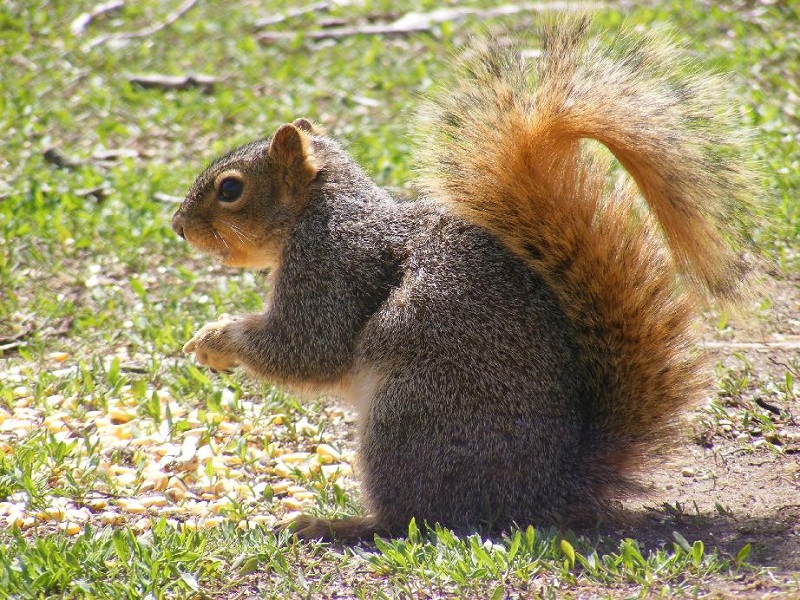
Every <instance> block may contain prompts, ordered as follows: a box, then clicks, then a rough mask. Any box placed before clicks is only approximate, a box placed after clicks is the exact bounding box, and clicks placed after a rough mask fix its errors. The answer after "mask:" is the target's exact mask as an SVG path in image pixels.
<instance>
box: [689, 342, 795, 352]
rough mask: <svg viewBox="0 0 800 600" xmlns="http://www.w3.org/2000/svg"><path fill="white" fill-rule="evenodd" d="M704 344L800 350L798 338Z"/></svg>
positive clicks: (709, 345)
mask: <svg viewBox="0 0 800 600" xmlns="http://www.w3.org/2000/svg"><path fill="white" fill-rule="evenodd" d="M704 346H705V347H706V348H711V349H717V348H719V349H722V350H800V340H786V341H782V342H705V344H704Z"/></svg>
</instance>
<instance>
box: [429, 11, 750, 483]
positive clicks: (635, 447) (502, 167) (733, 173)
mask: <svg viewBox="0 0 800 600" xmlns="http://www.w3.org/2000/svg"><path fill="white" fill-rule="evenodd" d="M587 29H588V21H587V19H586V18H580V19H573V20H568V21H561V22H558V23H552V24H549V25H546V26H545V27H544V30H543V48H542V55H541V57H539V58H538V59H537V60H536V61H535V62H534V63H533V64H532V65H529V64H528V63H527V62H526V61H525V60H524V59H523V58H522V57H521V53H520V52H518V50H517V49H509V48H501V47H488V48H484V49H481V50H479V51H477V52H476V53H474V54H473V55H472V56H470V57H467V58H465V59H464V61H463V62H462V71H461V73H462V77H461V79H460V80H459V81H458V82H457V83H456V84H455V86H454V89H452V88H451V89H448V90H446V92H442V93H440V94H439V96H438V97H437V98H435V99H434V100H432V101H431V102H430V104H429V105H428V106H427V107H426V108H425V109H424V112H423V115H422V122H423V128H422V131H421V134H420V145H421V146H422V156H423V159H422V164H421V168H420V184H421V186H422V188H423V190H424V191H425V192H426V193H427V195H429V196H431V197H432V198H436V199H440V200H441V201H443V202H445V203H447V204H449V205H450V206H451V207H452V209H453V210H455V211H456V212H457V213H459V214H461V215H462V216H464V217H465V218H467V219H468V220H469V221H471V222H474V223H478V224H480V225H482V226H483V227H485V228H486V229H488V230H489V231H491V232H493V233H494V234H496V235H497V236H498V237H499V238H500V239H501V240H502V241H503V242H504V243H505V244H506V245H507V246H508V247H509V248H511V249H512V250H513V251H514V252H516V253H517V254H518V255H520V256H521V257H522V258H523V259H524V260H526V261H527V262H528V264H529V265H530V266H531V267H532V268H533V269H535V270H536V271H537V272H538V273H539V274H540V275H541V276H542V277H543V278H544V280H545V282H546V283H547V284H548V286H549V287H550V288H551V290H552V291H553V292H554V293H555V294H556V296H557V297H558V298H559V300H560V302H561V305H562V306H563V309H564V311H565V313H566V315H567V317H568V318H569V319H570V320H571V322H572V323H573V324H574V326H575V327H574V328H575V332H576V335H578V336H579V337H580V343H581V345H582V348H583V353H584V363H585V366H586V368H587V369H586V370H587V371H588V373H589V374H590V377H591V378H592V380H593V381H591V382H589V383H590V384H591V386H592V389H593V390H595V392H596V397H595V398H593V399H591V400H589V402H590V404H591V406H590V407H589V410H590V411H591V412H592V423H593V431H592V432H590V436H591V437H592V438H593V439H594V440H596V441H597V442H598V445H596V446H595V448H593V451H595V452H597V460H598V461H603V462H605V463H606V464H612V465H615V466H616V467H617V470H618V471H619V473H620V474H624V472H625V471H626V469H627V468H628V467H629V466H632V465H633V464H634V463H635V462H636V461H638V460H639V459H640V458H641V457H642V454H646V453H649V451H650V449H651V448H652V447H653V446H654V445H656V444H657V442H658V440H659V439H663V438H664V436H663V433H664V432H665V430H666V429H667V428H668V427H669V425H670V423H672V421H673V420H672V419H671V417H672V416H674V414H675V413H676V412H677V411H678V410H679V409H680V408H681V407H683V406H685V405H686V404H687V403H688V402H691V401H693V400H695V399H697V398H698V396H699V395H700V394H701V392H702V390H703V389H704V386H705V385H706V383H707V380H706V377H705V375H704V369H701V368H699V361H698V356H697V353H696V352H695V350H693V345H694V344H693V342H694V338H693V333H692V322H693V319H694V312H695V308H696V304H697V302H696V299H697V295H699V296H700V297H701V298H718V299H722V300H733V299H736V298H737V296H738V295H739V291H740V288H741V283H742V280H743V277H744V274H745V271H746V265H745V263H744V261H743V260H742V258H741V257H740V255H739V254H738V246H739V243H740V230H741V228H740V223H741V221H742V219H741V217H742V214H743V213H747V212H748V205H749V203H750V202H749V198H750V197H751V194H752V190H753V180H752V178H750V176H749V175H748V173H747V171H746V169H745V168H744V167H743V166H742V165H744V164H746V161H745V160H744V159H743V157H742V153H741V151H740V150H739V149H738V148H739V145H738V141H737V140H736V139H735V137H734V131H733V127H731V126H730V125H729V121H730V119H729V117H728V116H727V115H726V114H724V113H722V112H720V111H721V107H722V106H723V103H722V101H721V99H720V98H718V97H717V96H718V94H717V93H718V92H719V90H720V89H723V86H720V84H719V82H718V81H716V80H715V79H714V78H709V77H707V76H699V75H698V74H697V71H696V68H695V66H694V65H693V64H691V62H689V61H687V60H686V59H685V58H684V57H682V56H681V55H680V54H679V53H678V52H677V51H676V50H675V49H673V48H670V47H669V46H667V45H665V44H664V43H663V42H662V41H660V40H658V39H657V38H656V37H655V36H645V37H638V38H637V37H635V36H633V35H627V34H626V35H621V36H619V37H617V38H616V39H615V41H614V42H613V43H612V44H611V45H610V46H609V47H603V46H601V45H599V44H598V43H596V42H594V41H590V40H589V39H588V36H587ZM583 139H590V140H596V141H599V142H601V143H602V144H603V145H604V146H606V148H608V150H610V151H611V153H613V155H614V156H615V157H616V158H617V159H618V160H619V162H620V163H621V164H622V166H624V167H625V169H626V170H627V172H628V173H629V174H630V175H631V177H632V178H633V180H634V181H635V183H636V185H637V186H638V190H639V192H641V195H642V196H643V197H644V199H645V200H646V206H643V205H642V204H641V202H640V201H639V196H638V195H637V193H636V190H635V188H634V186H633V185H631V184H630V183H629V180H628V182H627V183H626V182H625V181H622V180H619V181H617V183H616V185H612V183H610V182H609V174H610V173H611V162H612V161H611V159H610V157H609V156H608V153H603V152H600V151H599V149H598V148H596V147H589V146H588V145H586V144H583V143H582V140H583ZM678 274H681V275H682V277H681V278H680V279H682V280H683V281H684V282H689V283H690V284H691V287H692V288H694V292H695V293H694V294H690V293H689V292H688V290H687V289H686V287H685V286H684V285H681V284H680V283H679V281H678V279H679V278H678V277H677V275H678ZM659 434H661V435H659Z"/></svg>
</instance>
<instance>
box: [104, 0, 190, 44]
mask: <svg viewBox="0 0 800 600" xmlns="http://www.w3.org/2000/svg"><path fill="white" fill-rule="evenodd" d="M196 3H197V0H185V1H184V3H183V4H181V5H180V6H179V7H178V8H177V9H176V10H175V11H174V12H172V13H170V14H169V15H167V18H166V19H164V20H163V21H161V22H160V23H156V24H155V25H152V26H150V27H146V28H144V29H140V30H139V31H129V32H127V33H118V34H115V35H108V36H104V37H100V38H97V39H94V40H92V41H91V42H89V44H88V49H90V50H91V49H92V48H94V47H95V46H99V45H100V44H106V43H108V42H116V41H121V40H132V39H136V38H144V37H150V36H151V35H153V34H154V33H156V32H158V31H161V30H162V29H164V28H165V27H169V26H170V25H172V24H173V23H174V22H175V21H177V20H178V19H180V18H181V17H182V16H183V15H185V14H186V13H187V12H189V10H190V9H191V8H192V7H193V6H194V5H195V4H196Z"/></svg>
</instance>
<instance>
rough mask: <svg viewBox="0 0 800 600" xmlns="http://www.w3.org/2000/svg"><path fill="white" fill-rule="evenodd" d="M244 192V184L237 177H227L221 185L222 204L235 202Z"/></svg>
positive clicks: (219, 193) (220, 197)
mask: <svg viewBox="0 0 800 600" xmlns="http://www.w3.org/2000/svg"><path fill="white" fill-rule="evenodd" d="M243 191H244V183H242V180H241V179H236V178H235V177H226V178H225V179H223V180H222V181H221V182H220V184H219V192H218V196H219V199H220V202H235V201H236V200H238V199H239V196H241V195H242V192H243Z"/></svg>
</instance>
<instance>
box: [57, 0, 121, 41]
mask: <svg viewBox="0 0 800 600" xmlns="http://www.w3.org/2000/svg"><path fill="white" fill-rule="evenodd" d="M124 5H125V1H124V0H111V2H106V3H105V4H98V5H97V6H95V7H94V9H93V10H91V11H90V12H85V13H83V14H81V15H79V16H78V18H77V19H75V20H74V21H72V23H71V24H70V26H69V29H70V31H71V32H72V35H74V36H79V35H83V32H84V31H85V30H86V28H87V27H88V26H89V23H91V22H92V21H94V20H95V19H97V18H98V17H102V16H103V15H105V14H107V13H110V12H113V11H115V10H119V9H120V8H122V7H123V6H124Z"/></svg>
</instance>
